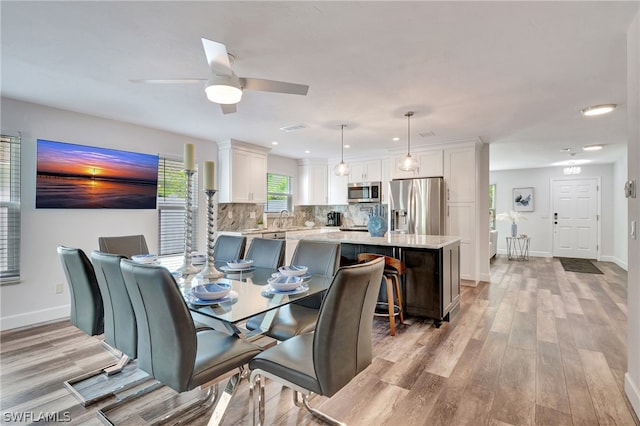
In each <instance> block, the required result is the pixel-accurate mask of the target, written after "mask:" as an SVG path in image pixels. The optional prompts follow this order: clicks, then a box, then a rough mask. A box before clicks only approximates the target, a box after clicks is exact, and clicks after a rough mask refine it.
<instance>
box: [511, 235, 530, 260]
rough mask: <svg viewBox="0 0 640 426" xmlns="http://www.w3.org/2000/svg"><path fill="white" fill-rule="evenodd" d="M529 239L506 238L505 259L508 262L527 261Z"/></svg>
mask: <svg viewBox="0 0 640 426" xmlns="http://www.w3.org/2000/svg"><path fill="white" fill-rule="evenodd" d="M530 242H531V238H530V237H507V257H508V258H509V260H513V259H515V260H529V244H530Z"/></svg>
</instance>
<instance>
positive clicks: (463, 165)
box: [444, 146, 476, 203]
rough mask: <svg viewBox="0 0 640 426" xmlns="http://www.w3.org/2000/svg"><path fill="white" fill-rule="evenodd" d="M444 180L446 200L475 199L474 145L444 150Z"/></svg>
mask: <svg viewBox="0 0 640 426" xmlns="http://www.w3.org/2000/svg"><path fill="white" fill-rule="evenodd" d="M444 180H445V186H446V188H447V194H446V200H447V202H450V203H464V202H473V201H476V151H475V147H473V146H470V147H464V148H454V149H445V150H444Z"/></svg>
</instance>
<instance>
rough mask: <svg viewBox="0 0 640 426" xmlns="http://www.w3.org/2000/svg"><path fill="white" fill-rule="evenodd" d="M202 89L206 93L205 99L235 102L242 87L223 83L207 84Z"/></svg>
mask: <svg viewBox="0 0 640 426" xmlns="http://www.w3.org/2000/svg"><path fill="white" fill-rule="evenodd" d="M204 91H205V93H206V94H207V99H209V100H210V101H211V102H215V103H217V104H223V105H230V104H237V103H238V102H240V99H241V98H242V89H240V88H239V87H233V86H227V85H225V84H215V85H211V86H207V87H206V88H205V89H204Z"/></svg>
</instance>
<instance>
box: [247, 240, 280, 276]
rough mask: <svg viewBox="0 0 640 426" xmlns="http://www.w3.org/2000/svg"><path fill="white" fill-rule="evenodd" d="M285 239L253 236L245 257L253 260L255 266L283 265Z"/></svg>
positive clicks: (271, 266) (270, 266)
mask: <svg viewBox="0 0 640 426" xmlns="http://www.w3.org/2000/svg"><path fill="white" fill-rule="evenodd" d="M284 250H285V240H274V239H268V238H253V239H252V240H251V243H250V244H249V248H248V249H247V254H246V255H245V258H246V259H251V260H253V266H255V267H256V268H270V269H277V268H279V267H280V266H282V265H284Z"/></svg>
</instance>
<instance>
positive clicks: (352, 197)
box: [347, 182, 382, 203]
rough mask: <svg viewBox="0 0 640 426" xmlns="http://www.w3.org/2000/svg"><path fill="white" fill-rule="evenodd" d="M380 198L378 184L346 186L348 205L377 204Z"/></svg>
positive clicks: (379, 184)
mask: <svg viewBox="0 0 640 426" xmlns="http://www.w3.org/2000/svg"><path fill="white" fill-rule="evenodd" d="M381 196H382V183H380V182H354V183H350V184H348V186H347V200H348V201H349V202H350V203H379V202H380V201H381V199H380V197H381Z"/></svg>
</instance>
